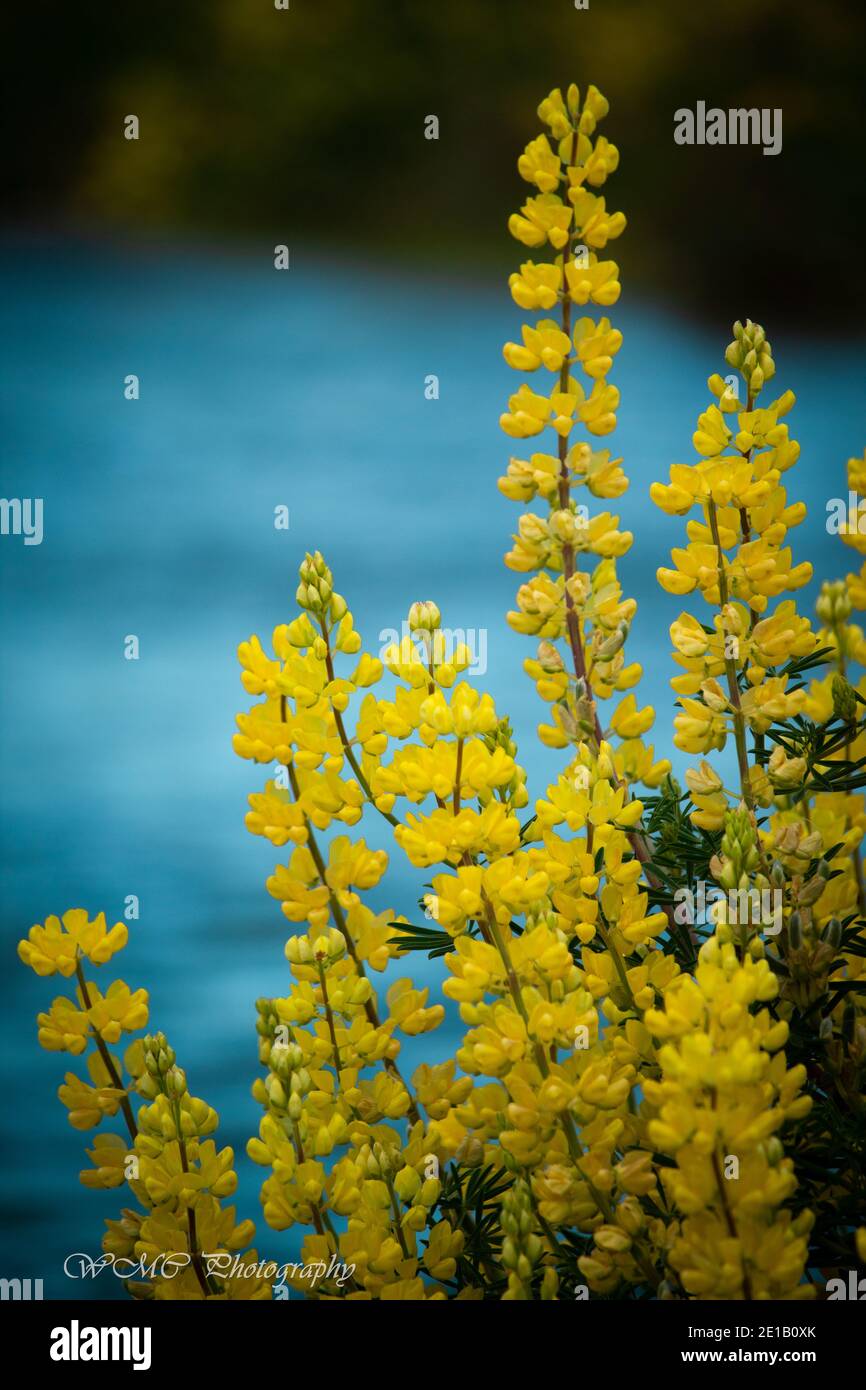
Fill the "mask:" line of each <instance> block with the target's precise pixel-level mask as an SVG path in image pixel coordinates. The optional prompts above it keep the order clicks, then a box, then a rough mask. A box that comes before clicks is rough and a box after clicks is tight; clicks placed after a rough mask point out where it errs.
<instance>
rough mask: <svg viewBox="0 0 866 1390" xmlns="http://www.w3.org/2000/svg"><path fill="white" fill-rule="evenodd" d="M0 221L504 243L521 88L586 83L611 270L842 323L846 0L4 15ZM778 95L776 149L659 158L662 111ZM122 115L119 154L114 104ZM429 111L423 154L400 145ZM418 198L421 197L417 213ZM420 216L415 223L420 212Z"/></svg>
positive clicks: (863, 45) (811, 323) (855, 55)
mask: <svg viewBox="0 0 866 1390" xmlns="http://www.w3.org/2000/svg"><path fill="white" fill-rule="evenodd" d="M4 24H5V29H6V42H5V43H4V45H3V47H4V52H5V66H6V73H5V76H4V87H5V89H6V91H7V95H8V97H9V100H10V109H11V112H12V117H13V121H14V126H13V128H12V131H11V135H10V136H9V137H7V140H6V143H5V166H6V167H5V177H4V189H3V196H4V201H5V208H6V216H7V218H11V219H14V220H16V221H19V222H20V221H21V220H24V221H25V222H33V221H38V222H39V223H44V222H45V221H49V222H57V221H60V222H63V223H65V224H67V225H68V224H69V223H70V222H72V223H73V224H79V225H80V226H82V227H83V228H84V229H86V230H92V229H93V227H94V225H96V226H97V227H100V226H102V225H104V226H105V227H107V228H111V229H122V230H123V231H125V232H132V233H135V234H136V235H139V236H140V235H143V234H152V235H157V236H160V235H163V234H176V233H177V232H178V231H182V232H187V233H196V234H206V235H208V236H219V237H222V236H224V235H227V234H230V235H231V234H235V235H237V234H240V235H242V236H251V235H254V236H256V237H258V236H259V235H260V234H263V233H266V234H267V235H271V234H272V235H273V239H274V241H275V242H276V241H285V242H287V243H291V242H292V241H293V240H296V239H297V238H299V237H300V236H302V235H303V234H307V235H308V236H309V237H311V238H315V239H316V240H317V241H321V240H322V239H323V238H324V239H325V240H326V241H329V242H334V243H340V244H341V245H342V246H344V247H345V248H346V249H348V250H350V251H351V249H352V248H353V247H356V248H358V249H362V248H363V249H364V250H365V251H366V250H368V249H369V248H371V247H376V246H378V247H380V248H382V249H383V250H384V251H386V252H387V253H388V254H389V255H391V256H393V255H395V254H396V255H400V256H406V257H409V258H411V259H413V260H425V261H432V262H442V261H446V260H447V261H450V262H452V263H453V262H454V261H455V260H457V261H464V260H466V261H472V260H476V259H478V258H479V257H484V258H485V259H489V258H491V257H496V258H499V257H504V256H506V255H507V254H508V246H507V241H506V239H505V238H503V236H502V235H501V233H500V230H499V229H500V228H501V226H502V222H503V220H504V219H505V217H506V216H507V214H508V212H509V211H510V210H511V209H512V208H513V206H514V205H515V200H516V196H517V193H518V190H519V188H520V187H521V185H519V184H518V182H517V179H516V175H515V169H514V158H515V151H516V150H518V149H520V148H521V147H522V145H523V143H524V142H525V141H526V139H527V138H528V136H530V135H531V134H532V133H533V131H534V129H535V128H536V124H537V123H536V119H535V114H534V113H535V107H536V105H537V103H538V99H539V94H540V93H543V92H545V91H547V90H548V89H549V88H550V87H551V86H552V85H554V84H563V85H564V84H566V83H567V82H568V81H570V80H576V81H577V82H578V83H580V84H581V85H585V84H586V83H587V82H588V81H593V82H595V83H596V84H597V85H598V86H600V87H601V88H602V90H603V91H604V92H605V94H606V95H607V96H608V97H609V99H610V101H611V105H612V115H611V118H610V119H609V121H608V123H607V125H606V126H605V131H606V133H607V134H608V135H609V137H610V138H611V139H612V140H614V142H615V143H619V144H620V145H621V146H622V148H623V149H624V151H625V155H624V158H623V162H622V166H621V171H620V173H619V175H618V176H617V180H616V184H615V190H614V191H612V194H611V198H612V204H613V206H614V207H622V208H623V209H624V210H625V211H626V213H627V215H628V218H629V222H630V236H629V260H630V274H631V275H632V276H638V277H640V280H641V281H642V283H643V285H644V287H645V288H646V289H649V290H651V291H653V292H656V293H657V294H658V295H659V296H666V297H667V296H669V295H670V294H671V291H673V290H675V291H676V298H677V301H678V303H679V304H680V305H681V306H682V308H683V309H684V310H685V311H687V312H692V313H701V314H715V313H717V312H720V311H723V312H724V314H725V316H726V317H728V318H729V317H730V311H731V308H732V305H733V302H734V301H737V302H739V303H742V304H744V305H746V304H747V305H748V306H749V313H750V314H751V315H752V316H753V317H757V318H759V319H760V318H762V316H764V317H766V318H768V319H772V321H773V322H774V323H775V324H776V325H779V324H780V322H781V321H782V320H783V319H785V318H787V319H793V320H795V321H796V322H797V323H798V324H799V325H800V327H801V328H803V329H807V330H808V329H809V328H812V327H819V326H820V327H824V328H826V327H827V326H829V325H832V327H833V329H834V330H839V329H840V328H841V327H843V326H844V325H846V324H851V325H852V326H856V324H857V323H858V321H860V320H861V319H862V312H863V307H864V301H866V270H864V257H863V255H862V252H861V249H860V245H859V240H860V238H859V232H860V229H861V228H862V225H863V216H864V194H863V179H862V149H861V137H862V132H863V128H864V85H863V80H862V71H863V58H864V53H866V42H864V39H866V6H864V5H863V3H862V0H821V2H820V3H804V0H796V3H791V0H763V2H762V3H761V4H756V3H755V0H726V3H724V4H721V5H710V4H707V3H696V0H656V3H653V4H647V3H646V0H591V4H590V8H589V9H587V10H584V11H578V10H575V8H574V5H573V3H572V0H532V3H530V0H495V3H493V0H472V2H467V0H435V3H419V0H387V3H385V0H378V3H373V2H372V0H369V2H368V3H361V0H328V3H322V0H291V8H290V9H289V10H288V11H276V10H275V9H274V6H273V0H183V3H182V4H177V3H176V0H123V3H117V4H106V3H105V2H104V0H79V3H76V4H74V5H70V4H56V3H53V0H49V3H48V4H44V3H43V4H36V5H30V6H26V5H20V4H19V5H18V6H16V7H15V8H14V11H13V12H11V13H9V14H7V16H6V19H5V21H4ZM698 100H704V101H706V103H707V105H708V106H714V105H717V106H720V107H722V108H724V109H727V108H729V107H740V106H745V107H750V106H758V107H781V109H782V111H783V131H784V144H783V149H782V152H781V154H779V155H778V156H775V157H770V156H764V155H763V153H762V151H761V150H760V148H754V147H732V148H726V147H703V148H701V147H698V146H695V147H679V146H676V145H674V143H673V113H674V111H675V110H676V109H677V108H678V107H680V106H688V107H692V108H693V107H694V106H695V103H696V102H697V101H698ZM131 112H134V113H135V114H137V115H138V116H139V118H140V121H141V127H142V138H141V139H140V141H139V142H138V143H137V144H132V143H131V142H127V141H125V140H123V138H122V122H123V117H124V116H125V115H126V114H128V113H131ZM431 113H435V114H436V115H437V116H438V117H439V119H440V123H441V135H440V139H439V141H438V142H433V141H427V140H425V139H424V138H423V121H424V116H425V115H427V114H431ZM425 204H426V205H427V206H428V207H431V208H435V210H436V212H435V217H434V216H432V215H431V216H425V215H424V213H423V209H424V207H425ZM419 210H420V215H419Z"/></svg>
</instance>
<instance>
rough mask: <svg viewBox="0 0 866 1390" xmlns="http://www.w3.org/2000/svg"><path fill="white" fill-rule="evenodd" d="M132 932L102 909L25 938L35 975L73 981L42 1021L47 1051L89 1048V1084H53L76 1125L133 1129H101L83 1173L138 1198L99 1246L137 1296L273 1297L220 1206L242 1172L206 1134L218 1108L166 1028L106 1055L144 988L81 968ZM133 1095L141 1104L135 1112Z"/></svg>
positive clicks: (139, 1015) (137, 1013)
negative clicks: (102, 979)
mask: <svg viewBox="0 0 866 1390" xmlns="http://www.w3.org/2000/svg"><path fill="white" fill-rule="evenodd" d="M127 938H128V932H127V928H126V926H125V924H124V923H123V922H117V923H115V925H114V926H113V927H111V928H110V929H109V928H108V927H107V925H106V921H105V914H104V913H100V914H99V915H98V916H97V917H94V918H93V919H91V918H90V917H89V916H88V914H87V912H85V911H84V910H83V909H81V908H73V909H71V910H70V911H69V912H66V913H64V915H63V918H62V920H61V919H59V918H57V917H49V918H48V919H47V921H46V922H45V924H44V926H43V925H37V926H34V927H32V928H31V930H30V934H29V936H28V937H27V938H26V939H25V940H24V941H21V942H20V943H19V946H18V954H19V956H20V958H21V960H22V961H23V962H24V964H25V965H29V966H30V967H31V969H33V970H34V971H35V972H36V974H37V975H62V976H63V977H64V978H66V979H71V978H73V977H74V979H75V981H76V989H75V997H74V998H72V999H70V998H68V997H67V996H66V995H60V996H58V998H56V999H55V1000H54V1002H53V1003H52V1005H51V1008H50V1010H49V1011H48V1012H47V1013H42V1014H40V1015H39V1018H38V1024H39V1041H40V1043H41V1044H42V1046H43V1047H44V1048H46V1049H47V1051H49V1052H69V1053H71V1054H72V1055H73V1056H75V1057H78V1056H82V1055H83V1054H84V1053H87V1054H88V1055H87V1072H88V1077H89V1080H84V1079H83V1078H82V1077H80V1076H78V1075H77V1074H75V1073H74V1072H67V1074H66V1079H65V1081H64V1084H63V1085H62V1086H61V1087H60V1089H59V1091H58V1095H59V1097H60V1100H61V1101H62V1102H63V1104H64V1105H65V1106H66V1108H67V1110H68V1112H69V1123H70V1124H71V1125H72V1127H73V1128H74V1129H77V1130H90V1129H95V1128H96V1126H97V1125H99V1124H101V1122H102V1121H103V1120H106V1119H112V1118H113V1117H115V1116H117V1115H120V1116H122V1118H123V1121H124V1123H125V1126H126V1131H127V1132H126V1134H125V1135H124V1134H117V1133H114V1132H106V1133H100V1134H97V1135H96V1136H95V1137H94V1141H93V1147H92V1148H91V1149H88V1150H87V1153H88V1157H89V1158H90V1161H91V1165H92V1166H91V1167H89V1168H85V1169H84V1170H83V1171H82V1173H81V1174H80V1177H81V1182H82V1183H83V1184H84V1186H85V1187H90V1188H115V1187H123V1186H124V1185H126V1187H128V1189H129V1191H130V1193H131V1195H132V1197H133V1199H134V1200H135V1201H136V1203H137V1204H138V1206H137V1208H132V1207H128V1208H124V1210H123V1212H122V1213H121V1215H120V1217H119V1219H118V1220H116V1221H109V1222H107V1226H108V1230H107V1232H106V1235H105V1237H104V1239H103V1250H104V1251H105V1252H106V1254H107V1255H109V1256H111V1257H112V1258H113V1259H114V1260H115V1261H116V1262H117V1267H118V1269H120V1270H121V1271H122V1270H128V1271H129V1272H130V1278H129V1279H128V1280H127V1281H126V1284H127V1288H128V1290H129V1292H130V1293H132V1294H133V1295H134V1296H135V1297H137V1298H156V1299H171V1300H174V1299H206V1298H212V1299H217V1300H221V1301H226V1300H228V1299H247V1298H253V1299H261V1298H270V1297H271V1287H270V1284H268V1283H267V1282H266V1281H265V1280H264V1279H263V1278H261V1277H259V1276H258V1274H257V1271H256V1263H257V1257H256V1252H255V1251H254V1250H246V1249H245V1247H247V1246H248V1245H249V1242H250V1240H251V1239H252V1236H253V1234H254V1230H255V1228H254V1226H253V1223H252V1222H251V1221H238V1220H237V1217H236V1214H235V1209H234V1207H226V1206H224V1205H223V1200H222V1199H223V1198H224V1197H230V1196H231V1195H232V1193H233V1192H234V1191H235V1188H236V1187H237V1176H236V1174H235V1172H234V1171H233V1164H234V1155H233V1153H232V1150H231V1149H230V1148H225V1149H220V1150H218V1149H217V1147H216V1145H215V1143H214V1141H213V1139H211V1138H209V1137H208V1136H209V1135H212V1134H213V1133H214V1131H215V1130H216V1127H217V1115H216V1112H215V1111H214V1110H213V1109H212V1108H211V1107H210V1106H209V1105H208V1104H207V1103H206V1102H205V1101H203V1100H199V1099H198V1098H197V1097H196V1096H193V1095H190V1093H189V1090H188V1088H187V1083H186V1076H185V1074H184V1072H183V1071H182V1070H181V1068H180V1067H179V1066H178V1065H177V1062H176V1058H175V1054H174V1051H173V1049H172V1048H171V1047H169V1045H168V1043H167V1041H166V1039H165V1037H164V1036H163V1035H162V1034H161V1033H157V1034H155V1035H154V1036H150V1035H147V1036H146V1037H144V1038H143V1039H142V1038H139V1039H137V1040H136V1041H135V1042H132V1043H130V1044H129V1046H127V1048H126V1049H125V1051H124V1053H123V1058H122V1059H121V1058H120V1057H118V1056H116V1055H115V1054H114V1053H112V1052H111V1051H110V1048H111V1047H112V1046H115V1045H116V1044H117V1043H119V1042H120V1041H121V1039H122V1037H123V1034H124V1033H135V1032H137V1031H139V1030H140V1029H141V1028H143V1027H144V1026H145V1024H146V1023H147V1019H148V1001H147V992H146V991H145V990H143V989H137V990H130V988H129V986H128V985H126V984H124V982H123V981H122V980H115V981H114V982H113V983H112V984H110V985H109V987H108V989H107V990H106V991H105V994H102V993H101V991H100V990H99V988H98V987H97V986H96V985H95V984H93V983H92V982H91V981H90V980H88V979H87V976H86V974H85V971H86V969H87V966H88V965H93V966H99V965H106V964H107V963H108V961H109V960H111V958H112V956H114V955H115V954H116V953H117V952H118V951H120V950H122V949H123V947H124V946H125V945H126V944H127ZM88 1049H90V1050H89V1051H88ZM124 1076H125V1077H126V1079H125V1080H124ZM131 1097H139V1098H141V1099H142V1100H143V1101H144V1102H145V1103H144V1104H142V1105H141V1106H140V1107H139V1109H138V1113H137V1114H136V1113H135V1112H134V1110H133V1107H132V1104H131V1103H130V1102H131ZM205 1257H207V1258H205ZM217 1271H220V1272H219V1273H217ZM135 1273H138V1274H139V1275H140V1278H134V1277H133V1275H134V1274H135Z"/></svg>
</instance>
